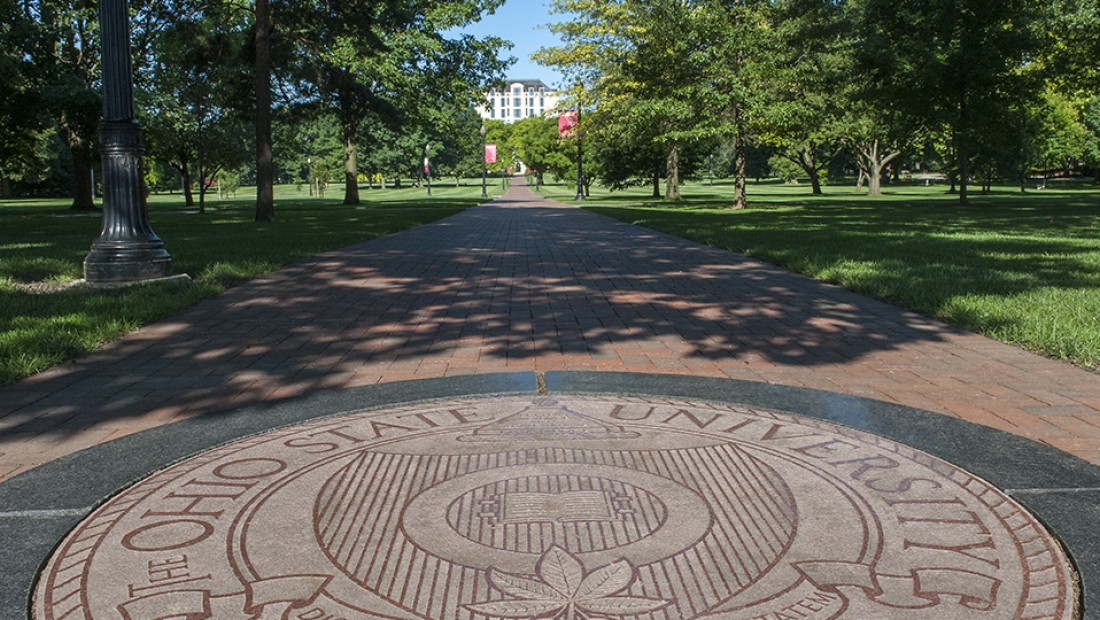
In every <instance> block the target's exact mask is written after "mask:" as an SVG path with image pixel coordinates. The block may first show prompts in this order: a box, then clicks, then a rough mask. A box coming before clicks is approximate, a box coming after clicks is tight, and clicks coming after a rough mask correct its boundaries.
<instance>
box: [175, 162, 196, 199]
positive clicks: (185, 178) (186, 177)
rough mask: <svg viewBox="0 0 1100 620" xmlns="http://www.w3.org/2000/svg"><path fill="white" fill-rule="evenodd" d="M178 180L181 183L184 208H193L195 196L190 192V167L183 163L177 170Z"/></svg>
mask: <svg viewBox="0 0 1100 620" xmlns="http://www.w3.org/2000/svg"><path fill="white" fill-rule="evenodd" d="M178 170H179V171H180V180H181V181H182V182H183V204H184V206H186V207H193V206H195V194H194V192H193V191H191V167H190V166H188V165H187V162H183V163H182V164H181V165H180V167H179V168H178Z"/></svg>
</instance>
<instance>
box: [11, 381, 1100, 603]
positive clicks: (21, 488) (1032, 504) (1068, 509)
mask: <svg viewBox="0 0 1100 620" xmlns="http://www.w3.org/2000/svg"><path fill="white" fill-rule="evenodd" d="M540 391H545V392H547V393H550V394H616V395H635V396H658V397H660V396H665V397H678V398H685V399H692V400H707V401H716V402H726V403H733V404H740V405H746V406H750V407H760V408H766V409H771V410H777V411H783V412H788V413H793V414H797V415H802V416H806V417H811V418H818V419H823V420H828V421H831V422H835V423H838V424H843V425H846V426H850V427H853V428H856V429H859V430H863V431H867V432H870V433H873V434H876V435H880V436H882V437H885V438H887V439H890V440H893V441H897V442H899V443H904V444H906V445H909V446H912V447H914V448H916V449H918V450H922V451H924V452H927V453H929V454H931V455H933V456H936V457H939V458H941V459H943V460H945V461H949V462H951V463H954V464H955V465H957V466H959V467H961V468H963V469H965V470H967V471H969V472H971V473H973V474H975V475H977V476H980V477H982V478H984V479H985V480H987V481H989V482H990V483H991V484H993V485H994V486H996V487H998V488H1000V489H1003V490H1004V491H1005V492H1006V493H1008V494H1009V495H1010V496H1012V497H1013V498H1014V499H1016V500H1017V501H1019V502H1020V503H1021V504H1023V505H1024V506H1026V507H1027V508H1028V509H1029V510H1031V511H1032V512H1033V514H1035V515H1036V516H1037V517H1038V518H1039V519H1040V520H1041V521H1043V522H1044V523H1045V524H1046V525H1047V526H1048V527H1049V528H1050V529H1051V531H1052V532H1054V534H1055V536H1056V537H1058V538H1059V539H1060V540H1061V541H1062V543H1063V544H1064V545H1065V547H1066V548H1067V549H1068V551H1069V553H1070V556H1071V558H1072V560H1073V561H1074V562H1075V564H1076V566H1077V569H1078V571H1079V575H1080V578H1081V585H1082V589H1083V603H1084V609H1085V611H1084V613H1083V617H1084V618H1086V619H1088V618H1098V619H1100V611H1098V610H1100V536H1098V535H1097V534H1096V533H1095V531H1096V528H1095V524H1097V523H1100V467H1098V466H1096V465H1092V464H1091V463H1088V462H1086V461H1084V460H1082V459H1079V458H1077V457H1074V456H1072V455H1070V454H1067V453H1065V452H1061V451H1059V450H1056V449H1054V448H1051V447H1049V446H1046V445H1044V444H1040V443H1037V442H1034V441H1030V440H1028V439H1024V438H1021V437H1018V436H1016V435H1011V434H1009V433H1004V432H1002V431H998V430H995V429H991V428H987V427H983V426H979V425H976V424H972V423H969V422H965V421H962V420H959V419H956V418H951V417H948V416H944V415H940V414H937V413H932V412H928V411H922V410H919V409H913V408H909V407H904V406H900V405H894V404H890V403H885V402H881V401H875V400H870V399H866V398H860V397H855V396H846V395H842V394H835V393H832V392H825V391H820V390H812V389H806V388H792V387H784V386H776V385H771V384H766V383H756V382H748V381H738V380H730V379H711V378H703V377H691V376H679V375H649V374H637V373H598V372H548V373H545V375H541V374H536V373H532V372H520V373H501V374H487V375H471V376H465V377H450V378H443V379H425V380H420V381H407V382H397V383H387V384H381V385H376V386H369V387H360V388H350V389H346V390H330V391H325V392H318V393H315V394H310V395H308V396H304V397H299V398H292V399H287V400H282V401H278V402H274V403H265V404H260V405H253V406H249V407H245V408H241V409H236V410H232V411H227V412H224V413H220V414H212V415H207V416H204V417H202V418H195V419H190V420H183V421H180V422H176V423H173V424H169V425H165V426H161V427H158V428H153V429H150V430H147V431H144V432H141V433H136V434H134V435H130V436H127V437H123V438H120V439H117V440H115V441H112V442H109V443H106V444H102V445H100V446H95V447H93V448H89V449H87V450H84V451H81V452H77V453H75V454H72V455H69V456H67V457H64V458H61V459H58V460H56V461H53V462H50V463H47V464H46V465H43V466H41V467H38V468H36V469H34V470H31V471H29V472H27V473H25V474H22V475H20V476H17V477H15V478H13V479H12V480H9V481H7V482H4V483H0V567H2V568H0V618H5V619H6V618H11V619H13V620H17V619H19V618H24V617H28V609H29V607H28V604H29V601H30V595H31V592H32V588H33V585H34V581H35V578H36V576H37V573H38V571H39V570H40V569H41V567H42V565H43V564H44V563H45V561H46V559H47V558H48V556H49V554H50V553H51V552H52V551H53V549H54V548H55V547H56V545H57V544H58V543H59V542H60V541H61V539H62V538H63V537H64V535H65V534H66V533H67V532H68V531H69V530H71V529H72V528H73V527H74V526H75V525H76V524H77V523H78V522H79V521H80V520H81V519H83V518H84V517H85V516H86V515H87V514H88V513H89V512H91V510H93V509H94V508H95V507H96V506H98V505H99V504H101V503H102V502H104V501H106V500H107V499H109V498H110V497H111V496H113V495H114V494H115V493H117V492H118V491H120V490H122V489H124V488H126V487H128V486H129V485H131V484H132V483H134V482H136V481H137V480H140V479H141V478H144V477H145V476H147V475H149V474H151V473H153V472H156V471H158V470H160V469H163V468H164V467H167V466H168V465H171V464H172V463H175V462H177V461H179V460H182V459H184V458H188V457H190V456H193V455H195V454H197V453H200V452H203V451H205V450H208V449H210V448H213V447H215V446H218V445H222V444H225V443H228V442H232V441H236V440H238V439H242V438H244V437H248V436H251V435H255V434H258V433H262V432H266V431H268V430H272V429H275V428H281V427H285V426H291V425H294V424H299V423H301V422H304V421H306V420H310V419H315V418H319V417H328V416H333V415H340V414H343V413H351V412H354V411H362V410H366V409H377V408H381V407H388V406H396V405H402V404H409V403H415V402H422V401H429V400H438V399H443V398H454V397H463V396H494V395H504V394H536V393H539V392H540ZM108 463H109V464H110V467H105V466H104V464H108Z"/></svg>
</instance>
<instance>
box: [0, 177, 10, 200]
mask: <svg viewBox="0 0 1100 620" xmlns="http://www.w3.org/2000/svg"><path fill="white" fill-rule="evenodd" d="M0 198H11V179H9V178H8V177H0Z"/></svg>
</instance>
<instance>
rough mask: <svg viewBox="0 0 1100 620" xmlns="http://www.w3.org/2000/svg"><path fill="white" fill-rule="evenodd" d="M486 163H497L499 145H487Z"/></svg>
mask: <svg viewBox="0 0 1100 620" xmlns="http://www.w3.org/2000/svg"><path fill="white" fill-rule="evenodd" d="M485 163H487V164H495V163H497V145H495V144H486V145H485Z"/></svg>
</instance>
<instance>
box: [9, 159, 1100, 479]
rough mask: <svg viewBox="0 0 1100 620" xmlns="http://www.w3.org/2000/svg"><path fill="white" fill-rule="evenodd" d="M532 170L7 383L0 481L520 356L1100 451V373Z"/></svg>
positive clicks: (513, 366)
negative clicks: (918, 417)
mask: <svg viewBox="0 0 1100 620" xmlns="http://www.w3.org/2000/svg"><path fill="white" fill-rule="evenodd" d="M517 181H518V182H517V183H516V184H515V185H514V186H513V187H512V189H510V190H509V191H508V193H507V194H506V195H505V196H504V197H503V198H502V199H500V200H496V201H494V202H492V203H488V204H486V205H483V206H480V207H476V208H473V209H470V210H468V211H465V212H463V213H461V214H459V215H456V216H454V217H452V218H449V219H446V220H443V221H440V222H437V223H434V224H430V225H427V226H423V227H421V228H417V229H415V230H410V231H406V232H403V233H399V234H395V235H391V236H388V237H384V238H381V239H376V240H373V241H369V242H366V243H363V244H360V245H356V246H353V247H350V248H344V249H342V250H338V251H334V252H329V253H326V254H323V255H320V256H317V257H314V258H312V259H309V260H305V261H301V262H298V263H296V264H294V265H291V266H289V267H287V268H285V269H282V270H280V271H277V272H275V273H272V274H269V275H268V276H265V277H263V278H260V279H258V280H255V281H253V282H250V283H248V284H245V285H243V286H240V287H237V288H234V289H232V290H230V291H228V292H227V293H225V294H223V295H221V296H219V297H217V298H214V299H210V300H207V301H205V302H203V303H201V304H199V305H198V306H196V307H194V308H192V309H190V310H188V311H185V312H183V313H181V314H180V315H178V316H176V317H173V318H171V319H168V320H165V321H161V322H160V323H157V324H155V325H151V326H148V327H146V328H143V329H141V330H139V331H137V332H135V333H133V334H131V335H129V336H127V337H126V338H123V339H122V340H120V341H118V342H114V343H111V344H109V345H107V346H106V347H104V348H103V349H102V350H101V351H98V352H96V353H94V354H91V355H87V356H84V357H82V358H80V359H79V360H77V361H75V362H73V363H68V364H63V365H61V366H59V367H57V368H55V369H53V370H50V371H48V372H45V373H42V374H40V375H37V376H35V377H31V378H29V379H27V380H25V381H22V382H20V383H18V384H15V385H10V386H7V387H4V388H0V479H5V478H8V477H10V476H12V475H14V474H16V473H19V472H22V471H25V470H27V469H30V468H32V467H34V466H36V465H39V464H42V463H45V462H48V461H50V460H52V459H55V458H57V457H60V456H62V455H65V454H68V453H71V452H73V451H76V450H79V449H81V448H84V447H87V446H91V445H95V444H99V443H102V442H105V441H108V440H110V439H113V438H116V437H119V436H122V435H126V434H130V433H133V432H135V431H138V430H142V429H146V428H150V427H154V426H158V425H162V424H165V423H168V422H172V421H175V420H178V419H181V418H186V417H192V416H199V415H203V414H209V413H212V412H216V411H222V410H227V409H233V408H237V407H239V406H241V405H244V404H247V403H256V402H261V401H270V400H273V399H279V398H284V397H288V396H293V395H299V394H304V393H308V392H312V391H317V390H326V389H334V388H345V387H351V386H362V385H371V384H376V383H382V382H391V381H398V380H406V379H420V378H431V377H443V376H455V375H467V374H481V373H490V372H500V371H520V370H522V371H549V370H587V371H631V372H641V373H677V374H690V375H698V376H705V377H728V378H735V379H746V380H752V381H763V382H768V383H773V384H779V385H791V386H803V387H810V388H817V389H823V390H830V391H834V392H841V393H847V394H852V395H857V396H863V397H868V398H874V399H879V400H884V401H890V402H896V403H900V404H904V405H908V406H911V407H916V408H921V409H927V410H931V411H935V412H941V413H947V414H951V415H954V416H958V417H960V418H963V419H966V420H969V421H972V422H977V423H980V424H984V425H987V426H992V427H996V428H999V429H1003V430H1007V431H1010V432H1012V433H1016V434H1018V435H1022V436H1025V437H1029V438H1032V439H1036V440H1039V441H1042V442H1045V443H1048V444H1050V445H1052V446H1055V447H1057V448H1060V449H1062V450H1065V451H1068V452H1071V453H1074V454H1077V455H1079V456H1081V457H1083V458H1085V459H1086V460H1089V461H1091V462H1093V463H1098V464H1100V375H1097V374H1093V373H1089V372H1086V371H1084V370H1079V369H1076V368H1073V367H1071V366H1068V365H1066V364H1064V363H1061V362H1057V361H1052V360H1048V359H1045V358H1043V357H1040V356H1037V355H1032V354H1030V353H1027V352H1024V351H1020V350H1018V349H1015V348H1012V347H1009V346H1006V345H1002V344H1000V343H997V342H994V341H991V340H988V339H986V338H984V337H981V336H976V335H973V334H970V333H966V332H963V331H961V330H958V329H954V328H950V327H947V326H945V325H943V324H941V323H938V322H936V321H932V320H929V319H926V318H922V317H920V316H917V315H915V314H912V313H909V312H905V311H902V310H898V309H896V308H894V307H891V306H888V305H886V304H883V303H880V302H877V301H873V300H869V299H867V298H865V297H861V296H858V295H855V294H852V293H849V292H846V291H844V290H841V289H838V288H836V287H833V286H828V285H824V284H819V283H817V282H814V281H812V280H809V279H807V278H803V277H801V276H797V275H792V274H790V273H788V272H785V271H783V270H781V269H778V268H776V267H772V266H769V265H766V264H763V263H760V262H758V261H755V260H750V259H747V258H744V257H742V256H739V255H736V254H731V253H728V252H724V251H720V250H715V249H710V248H707V247H703V246H700V245H697V244H694V243H691V242H687V241H682V240H679V239H676V238H673V237H669V236H666V235H663V234H659V233H655V232H653V231H650V230H646V229H643V228H638V227H635V226H630V225H627V224H622V223H619V222H616V221H613V220H610V219H606V218H603V217H601V216H598V215H594V214H591V213H588V212H585V211H583V210H580V209H577V208H575V207H572V206H566V205H561V204H557V203H552V202H549V201H545V200H542V199H540V198H539V197H538V196H536V195H535V194H533V193H532V192H531V191H530V190H529V189H528V188H527V187H526V186H524V185H523V184H522V181H521V180H518V179H517ZM168 242H169V244H170V242H171V240H168Z"/></svg>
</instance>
